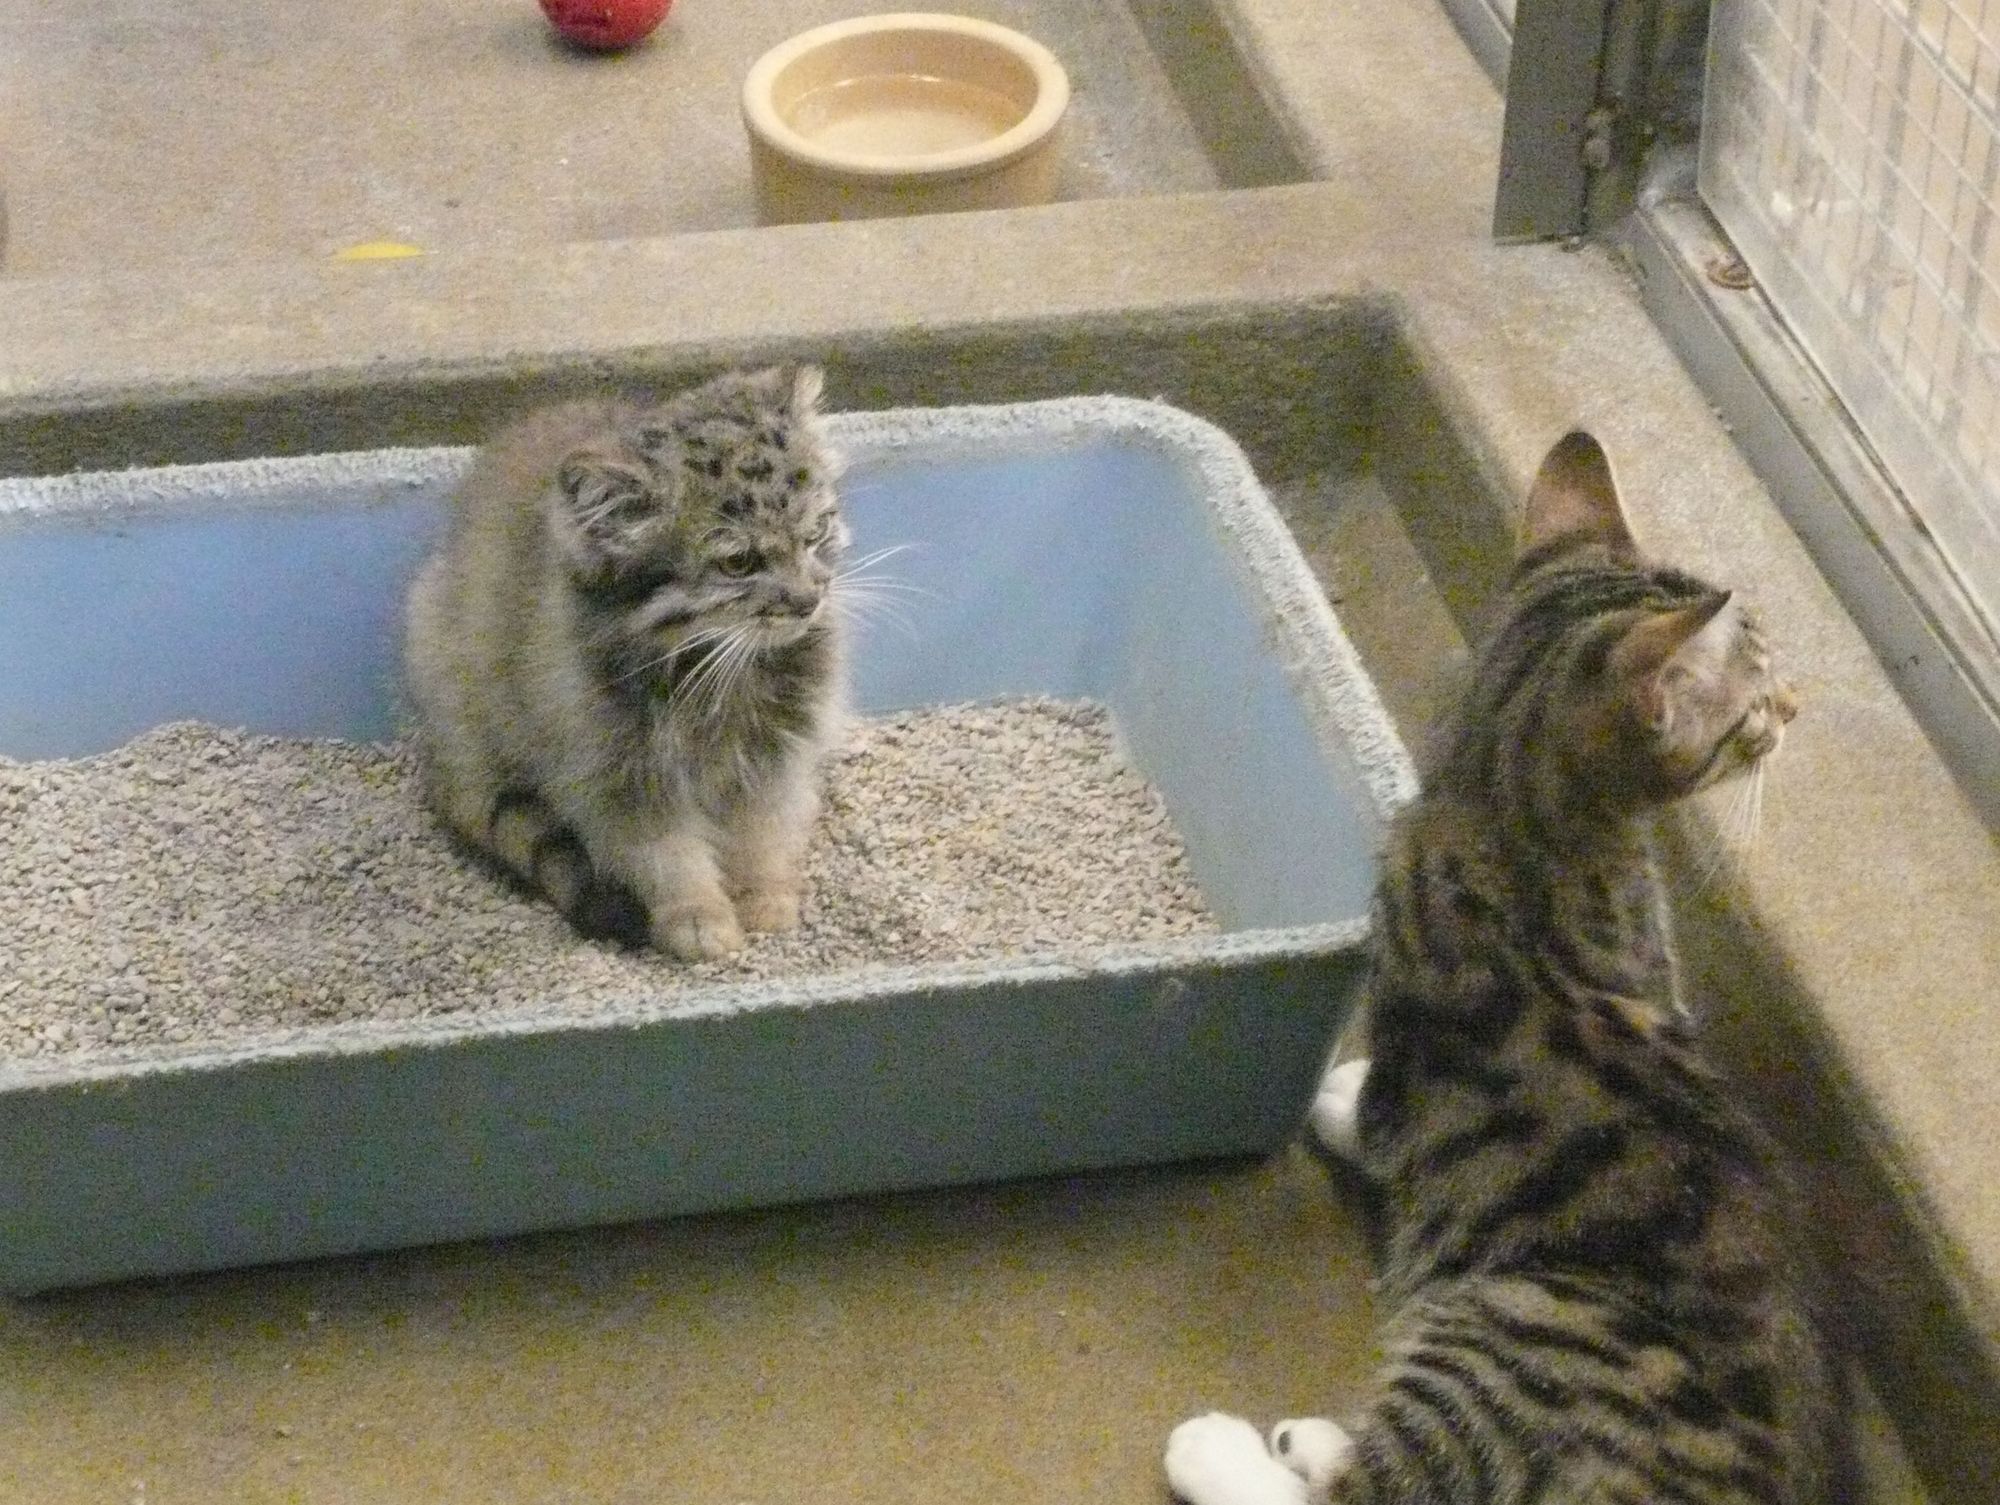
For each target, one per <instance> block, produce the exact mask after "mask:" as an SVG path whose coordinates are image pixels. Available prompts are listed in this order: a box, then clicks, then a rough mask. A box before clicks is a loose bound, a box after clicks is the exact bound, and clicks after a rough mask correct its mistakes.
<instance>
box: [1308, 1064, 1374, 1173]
mask: <svg viewBox="0 0 2000 1505" xmlns="http://www.w3.org/2000/svg"><path fill="white" fill-rule="evenodd" d="M1367 1075H1368V1063H1367V1061H1365V1060H1361V1061H1343V1062H1341V1063H1340V1065H1338V1066H1336V1067H1334V1068H1333V1070H1331V1071H1329V1072H1328V1073H1327V1074H1326V1078H1325V1080H1324V1081H1322V1082H1321V1083H1320V1084H1319V1096H1318V1097H1316V1098H1314V1099H1313V1105H1312V1112H1311V1114H1310V1115H1309V1116H1310V1118H1311V1121H1312V1130H1313V1134H1314V1135H1315V1137H1317V1138H1318V1140H1319V1142H1320V1143H1321V1144H1323V1145H1325V1146H1326V1147H1327V1148H1328V1149H1329V1150H1331V1151H1333V1153H1334V1154H1336V1155H1338V1156H1339V1157H1340V1158H1341V1159H1342V1160H1345V1161H1347V1162H1348V1163H1349V1164H1351V1165H1359V1164H1361V1083H1362V1081H1363V1080H1364V1079H1365V1078H1366V1077H1367Z"/></svg>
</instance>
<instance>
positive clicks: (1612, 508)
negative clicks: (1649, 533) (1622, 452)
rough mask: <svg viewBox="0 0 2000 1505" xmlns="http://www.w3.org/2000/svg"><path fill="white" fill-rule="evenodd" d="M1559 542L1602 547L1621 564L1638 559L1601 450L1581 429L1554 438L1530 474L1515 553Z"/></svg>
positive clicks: (1609, 470)
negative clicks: (1569, 539)
mask: <svg viewBox="0 0 2000 1505" xmlns="http://www.w3.org/2000/svg"><path fill="white" fill-rule="evenodd" d="M1563 537H1572V538H1574V539H1575V540H1576V542H1578V543H1596V544H1602V545H1603V546H1604V547H1606V548H1608V549H1610V550H1611V552H1612V553H1614V554H1617V555H1619V556H1621V557H1623V558H1626V559H1635V560H1636V559H1637V558H1638V557H1639V546H1638V545H1637V544H1636V543H1634V542H1633V541H1632V530H1631V528H1630V527H1629V526H1628V525H1627V524H1626V521H1625V509H1624V508H1623V507H1621V506H1619V504H1618V483H1617V482H1616V481H1615V480H1613V479H1612V476H1611V461H1610V460H1609V459H1608V458H1607V457H1606V456H1605V453H1604V446H1603V445H1601V444H1599V443H1598V442H1597V441H1596V440H1595V439H1593V438H1592V437H1591V436H1590V435H1589V434H1586V433H1585V432H1584V431H1583V430H1582V429H1575V430H1572V431H1571V432H1570V433H1567V434H1565V435H1563V437H1562V438H1560V439H1558V440H1557V441H1556V443H1555V447H1554V448H1553V449H1551V450H1550V451H1549V452H1548V455H1547V457H1546V458H1545V459H1544V460H1543V461H1542V468H1541V469H1540V470H1539V471H1537V472H1536V473H1535V484H1534V485H1533V486H1531V487H1530V488H1529V489H1528V505H1527V511H1526V513H1525V515H1524V516H1523V517H1522V520H1521V540H1520V553H1522V554H1526V553H1528V552H1529V551H1530V550H1533V549H1538V548H1540V547H1541V546H1542V545H1543V544H1546V543H1548V542H1550V541H1551V540H1553V539H1557V538H1563Z"/></svg>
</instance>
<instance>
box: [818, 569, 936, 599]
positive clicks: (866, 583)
mask: <svg viewBox="0 0 2000 1505" xmlns="http://www.w3.org/2000/svg"><path fill="white" fill-rule="evenodd" d="M833 583H834V584H835V585H836V586H838V587H839V588H840V589H841V590H875V591H900V592H902V594H904V595H906V596H928V597H929V598H930V599H931V600H933V601H940V600H943V599H944V598H943V597H942V596H940V595H939V594H938V593H937V592H936V591H934V590H931V589H929V588H928V587H927V586H922V585H911V584H910V583H909V582H908V581H907V580H897V579H894V578H893V577H891V576H888V575H836V576H835V577H834V582H833Z"/></svg>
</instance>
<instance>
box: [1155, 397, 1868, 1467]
mask: <svg viewBox="0 0 2000 1505" xmlns="http://www.w3.org/2000/svg"><path fill="white" fill-rule="evenodd" d="M1794 710H1795V702H1794V700H1793V697H1792V694H1791V692H1790V690H1789V689H1788V688H1787V687H1786V686H1785V685H1784V684H1783V683H1782V682H1781V681H1780V680H1779V679H1778V678H1776V677H1775V676H1774V674H1773V672H1772V668H1771V661H1770V656H1769V653H1768V652H1767V650H1766V647H1765V643H1764V639H1763V637H1762V635H1761V634H1760V632H1759V630H1758V627H1757V625H1756V622H1755V619H1754V618H1753V617H1751V616H1750V615H1749V614H1748V613H1746V612H1745V611H1744V610H1743V609H1742V608H1741V607H1740V606H1739V605H1738V604H1737V603H1736V601H1735V599H1734V597H1733V596H1732V595H1731V594H1730V593H1728V592H1726V591H1720V590H1716V589H1713V588H1712V587H1710V586H1708V585H1706V584H1704V583H1703V582H1701V581H1700V580H1697V579H1694V578H1692V577H1691V576H1689V575H1686V574H1683V573H1682V572H1680V571H1679V570H1675V569H1669V568H1664V567H1660V566H1656V565H1651V564H1648V563H1646V562H1645V561H1643V560H1642V559H1641V557H1640V555H1639V552H1638V550H1637V548H1636V547H1635V546H1634V544H1633V541H1632V536H1631V533H1630V531H1629V530H1628V528H1627V526H1626V523H1625V520H1624V517H1623V514H1622V512H1621V510H1620V507H1619V502H1618V498H1617V492H1616V489H1615V487H1614V484H1613V482H1612V478H1611V472H1610V467H1609V465H1608V463H1607V462H1606V459H1605V456H1604V453H1603V451H1602V450H1601V449H1600V448H1599V446H1598V444H1597V443H1596V441H1595V440H1593V439H1592V438H1591V437H1590V436H1589V435H1587V434H1582V433H1573V434H1571V435H1569V436H1568V437H1567V438H1565V439H1563V440H1562V441H1561V442H1560V443H1558V444H1557V445H1556V446H1555V448H1554V449H1553V450H1552V451H1551V452H1550V454H1549V456H1548V458H1547V459H1546V461H1545V462H1544V463H1543V465H1542V468H1541V470H1540V473H1539V475H1538V476H1537V478H1536V481H1535V484H1534V487H1533V490H1532V494H1531V496H1530V497H1529V500H1528V504H1527V517H1526V524H1525V529H1524V536H1523V543H1522V551H1521V553H1520V556H1519V559H1518V561H1517V563H1516V565H1515V568H1514V572H1513V576H1512V580H1511V583H1510V588H1509V592H1508V597H1507V600H1506V603H1505V607H1504V614H1503V619H1502V620H1501V621H1500V623H1499V625H1498V628H1497V630H1496V631H1495V632H1494V634H1493V635H1492V637H1491V639H1490V640H1489V642H1488V644H1487V646H1486V648H1485V650H1484V652H1483V655H1482V656H1481V657H1480V658H1479V660H1478V662H1477V665H1476V669H1475V672H1474V675H1473V678H1472V681H1471V684H1470V688H1469V690H1468V691H1467V693H1466V694H1465V696H1464V697H1463V700H1462V703H1461V704H1460V706H1459V708H1458V711H1457V713H1456V716H1455V717H1454V718H1452V719H1451V720H1449V721H1448V722H1447V723H1446V724H1445V725H1444V726H1442V727H1441V728H1440V734H1439V737H1438V740H1437V743H1436V746H1435V747H1434V748H1433V749H1432V756H1431V758H1430V759H1429V764H1430V766H1429V767H1428V769H1427V772H1426V777H1425V779H1424V783H1423V790H1422V793H1421V795H1420V796H1419V797H1418V799H1417V800H1416V801H1415V802H1414V803H1413V804H1412V805H1411V806H1410V808H1409V809H1408V810H1406V811H1405V812H1404V813H1403V814H1402V816H1401V817H1400V818H1399V819H1398V821H1397V822H1396V824H1395V826H1394V829H1393V832H1392V835H1391V837H1390V841H1389V845H1388V851H1387V853H1386V855H1385V858H1384V865H1383V873H1382V878H1381V882H1380V885H1379V888H1378V890H1377V896H1376V915H1377V924H1376V927H1375V938H1374V941H1373V946H1374V956H1373V963H1372V969H1371V973H1370V977H1369V982H1368V986H1367V992H1366V997H1365V1003H1364V1006H1363V1007H1364V1013H1363V1016H1362V1017H1363V1018H1364V1019H1365V1027H1366V1029H1367V1032H1368V1037H1369V1044H1370V1050H1371V1055H1370V1059H1368V1060H1362V1061H1353V1062H1349V1063H1347V1064H1345V1065H1343V1066H1341V1067H1339V1068H1337V1069H1336V1070H1335V1071H1334V1072H1333V1073H1332V1075H1331V1076H1330V1077H1329V1079H1328V1085H1327V1088H1326V1090H1325V1092H1324V1093H1323V1094H1322V1097H1321V1100H1320V1103H1319V1104H1318V1105H1317V1107H1316V1109H1315V1127H1316V1128H1317V1129H1318V1130H1319V1132H1320V1133H1321V1136H1322V1137H1323V1138H1325V1139H1327V1140H1328V1141H1329V1143H1331V1144H1332V1145H1333V1146H1334V1147H1335V1148H1336V1149H1338V1150H1342V1151H1344V1152H1345V1153H1346V1154H1348V1155H1349V1156H1351V1157H1352V1158H1353V1159H1354V1160H1355V1161H1357V1162H1358V1164H1359V1166H1360V1168H1361V1169H1362V1170H1363V1171H1364V1172H1365V1173H1366V1174H1367V1175H1368V1177H1369V1178H1370V1179H1371V1181H1372V1182H1373V1183H1374V1184H1375V1185H1376V1186H1377V1187H1378V1189H1379V1190H1380V1193H1381V1200H1382V1204H1383V1209H1384V1213H1385V1218H1386V1226H1385V1229H1384V1240H1385V1254H1384V1269H1383V1272H1382V1278H1381V1282H1380V1289H1381V1290H1382V1293H1383V1296H1384V1299H1385V1301H1386V1302H1388V1303H1389V1304H1390V1306H1391V1308H1392V1309H1393V1316H1392V1318H1391V1320H1390V1324H1389V1327H1388V1331H1387V1332H1386V1334H1385V1340H1384V1341H1385V1351H1386V1354H1387V1363H1386V1367H1385V1368H1384V1369H1383V1370H1382V1372H1381V1374H1380V1375H1379V1377H1378V1385H1377V1388H1376V1390H1375V1393H1374V1396H1373V1399H1372V1401H1371V1402H1370V1403H1369V1404H1368V1405H1367V1406H1366V1407H1365V1408H1364V1409H1363V1410H1362V1411H1361V1412H1360V1413H1359V1414H1358V1415H1357V1416H1355V1417H1354V1418H1352V1419H1351V1420H1350V1421H1349V1422H1348V1424H1347V1425H1346V1426H1345V1427H1342V1426H1337V1425H1335V1424H1334V1423H1332V1422H1329V1421H1324V1420H1319V1419H1309V1420H1304V1421H1292V1422H1283V1423H1280V1424H1279V1425H1278V1426H1277V1427H1276V1428H1275V1429H1274V1430H1273V1433H1272V1435H1271V1439H1270V1443H1269V1446H1268V1448H1267V1446H1266V1443H1265V1440H1264V1439H1263V1438H1262V1437H1261V1436H1259V1434H1258V1433H1257V1431H1256V1430H1255V1429H1254V1428H1253V1427H1251V1426H1250V1424H1249V1423H1247V1422H1244V1421H1241V1420H1238V1419H1236V1418H1234V1417H1230V1416H1223V1415H1219V1414H1215V1415H1209V1416H1203V1417H1199V1418H1196V1419H1194V1420H1192V1421H1189V1422H1186V1423H1184V1424H1183V1425H1182V1426H1181V1427H1179V1428H1178V1429H1176V1431H1175V1433H1174V1435H1173V1437H1172V1439H1171V1441H1170V1442H1169V1444H1168V1447H1167V1455H1166V1467H1167V1473H1168V1476H1169V1479H1170V1481H1171V1482H1172V1484H1173V1486H1174V1488H1175V1489H1176V1491H1178V1492H1179V1494H1180V1495H1181V1496H1182V1497H1183V1498H1185V1499H1187V1500H1188V1501H1191V1502H1193V1505H1281V1502H1282V1505H1297V1502H1301V1501H1306V1500H1319V1499H1326V1500H1332V1501H1340V1502H1364V1501H1365V1502H1392V1501H1393V1502H1399V1505H1415V1502H1432V1505H1447V1502H1450V1505H1527V1502H1532V1501H1547V1502H1563V1505H1583V1502H1589V1505H1641V1502H1646V1505H1818V1502H1823V1501H1828V1500H1830V1499H1833V1498H1836V1488H1837V1485H1836V1477H1837V1476H1838V1475H1839V1473H1840V1469H1839V1467H1838V1465H1837V1456H1838V1449H1837V1445H1836V1441H1835V1439H1836V1438H1837V1437H1838V1436H1839V1431H1838V1428H1839V1424H1840V1421H1841V1406H1840V1398H1839V1386H1838V1383H1837V1371H1836V1369H1835V1363H1834V1360H1833V1358H1832V1356H1831V1355H1830V1352H1829V1349H1828V1345H1827V1343H1826V1341H1825V1338H1824V1336H1823V1331H1822V1329H1821V1327H1820V1326H1819V1324H1818V1323H1817V1321H1816V1320H1815V1316H1814V1305H1815V1302H1814V1300H1813V1299H1812V1297H1810V1296H1809V1283H1808V1272H1807V1271H1806V1270H1805V1269H1804V1268H1803V1265H1802V1261H1801V1258H1800V1254H1799V1246H1800V1244H1801V1242H1802V1240H1801V1238H1800V1235H1799V1231H1798V1228H1797V1226H1795V1225H1794V1224H1793V1223H1792V1222H1791V1221H1790V1219H1791V1213H1790V1212H1789V1211H1788V1202H1787V1196H1786V1193H1785V1191H1784V1189H1783V1186H1782V1178H1781V1176H1780V1174H1779V1172H1778V1170H1777V1169H1776V1168H1775V1167H1774V1165H1773V1164H1772V1161H1771V1155H1770V1152H1769V1151H1768V1149H1767V1146H1766V1145H1765V1143H1764V1141H1763V1140H1762V1139H1761V1137H1760V1136H1759V1135H1758V1133H1757V1132H1756V1131H1755V1130H1753V1129H1752V1128H1751V1127H1750V1126H1749V1124H1748V1122H1747V1120H1746V1118H1745V1116H1744V1115H1743V1114H1742V1113H1741V1112H1740V1111H1739V1110H1738V1109H1737V1107H1736V1105H1735V1104H1734V1103H1733V1102H1732V1101H1731V1100H1730V1093H1729V1089H1728V1088H1727V1086H1726V1085H1725V1084H1724V1082H1723V1081H1722V1080H1721V1079H1720V1078H1719V1077H1718V1076H1717V1075H1716V1074H1715V1073H1714V1072H1712V1071H1711V1069H1710V1068H1709V1067H1708V1066H1707V1065H1705V1064H1704V1063H1703V1061H1702V1059H1701V1057H1700V1055H1699V1054H1698V1053H1697V1050H1696V1048H1695V1041H1694V1030H1693V1026H1692V1022H1691V1020H1690V1018H1689V1016H1688V1015H1687V1013H1686V1012H1685V1011H1684V1010H1683V1008H1682V1004H1681V1000H1680V998H1679V996H1678V984H1677V980H1676V976H1675V968H1674V961H1673V951H1672V946H1671V938H1670V935H1669V932H1668V922H1667V915H1666V906H1665V902H1664V897H1663V892H1662V886H1661V880H1660V877H1659V874H1658V872H1657V870H1656V863H1655V857H1654V854H1653V851H1652V849H1651V846H1650V836H1649V829H1650V821H1649V817H1652V816H1654V815H1655V814H1656V813H1657V811H1658V810H1659V809H1660V808H1661V807H1663V806H1666V805H1668V804H1670V803H1672V802H1674V801H1676V800H1679V799H1681V798H1683V797H1685V796H1687V795H1689V794H1692V793H1694V792H1695V791H1697V790H1700V789H1703V788H1706V787H1707V786H1709V785H1712V784H1714V783H1715V782H1717V781H1718V780H1721V779H1724V778H1727V777H1729V776H1731V775H1734V774H1738V773H1742V772H1744V771H1746V770H1753V769H1755V768H1756V766H1757V765H1758V763H1759V761H1760V760H1761V759H1764V758H1766V757H1768V756H1769V755H1770V754H1771V753H1772V751H1773V750H1774V749H1776V747H1777V746H1778V743H1779V739H1780V737H1781V736H1782V734H1783V728H1784V725H1785V723H1786V722H1788V721H1789V720H1790V719H1791V717H1792V715H1793V712H1794Z"/></svg>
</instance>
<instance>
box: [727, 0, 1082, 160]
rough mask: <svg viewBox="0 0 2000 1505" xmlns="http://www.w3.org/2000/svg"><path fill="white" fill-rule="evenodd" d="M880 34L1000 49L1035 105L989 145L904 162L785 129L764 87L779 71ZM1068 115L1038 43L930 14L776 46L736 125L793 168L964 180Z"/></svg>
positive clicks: (853, 23)
mask: <svg viewBox="0 0 2000 1505" xmlns="http://www.w3.org/2000/svg"><path fill="white" fill-rule="evenodd" d="M885 31H931V32H949V33H956V34H957V35H960V36H966V37H972V38H977V39H978V40H980V41H982V42H986V43H989V44H991V45H993V46H996V47H999V48H1001V49H1002V50H1004V51H1006V52H1009V53H1011V54H1013V56H1014V57H1015V58H1017V59H1019V60H1020V61H1021V62H1022V63H1023V64H1025V65H1026V66H1027V68H1028V69H1029V71H1030V72H1031V73H1033V75H1034V79H1035V101H1034V103H1033V104H1032V105H1030V106H1029V107H1028V113H1027V114H1026V115H1025V116H1023V117H1022V118H1021V120H1019V121H1018V122H1016V123H1015V124H1014V125H1011V126H1009V127H1008V128H1007V129H1006V130H1004V131H1002V132H1001V133H1000V134H999V135H997V136H995V137H994V138H993V139H992V140H990V141H982V142H980V143H979V144H977V145H976V146H965V147H959V148H958V149H957V150H955V151H948V152H927V153H924V154H923V155H921V156H910V157H896V156H887V155H884V154H882V153H879V152H847V151H835V150H829V149H828V148H826V147H824V146H821V145H820V144H819V143H818V142H815V141H812V140H809V139H808V138H807V137H805V136H802V135H800V134H799V133H798V132H797V131H795V130H793V129H792V128H791V126H789V125H787V124H786V123H785V121H784V119H783V118H782V117H781V116H780V115H779V114H778V111H777V107H776V106H775V105H774V104H773V103H772V100H771V86H772V84H773V83H774V82H775V81H776V79H777V77H778V75H779V74H780V73H781V72H783V71H784V69H785V68H786V67H788V66H789V65H790V64H792V63H793V62H795V61H797V60H798V59H799V58H801V57H804V56H805V55H806V54H807V53H809V52H813V51H816V50H818V49H819V48H822V47H826V46H828V45H830V44H832V43H835V42H840V41H844V40H845V39H847V38H848V37H852V36H861V35H867V34H870V33H875V32H885ZM1068 108H1069V75H1068V74H1067V73H1066V72H1065V71H1064V70H1063V66H1062V64H1061V63H1060V62H1058V61H1057V60H1056V55H1055V54H1054V53H1053V52H1051V51H1049V49H1048V48H1046V47H1044V46H1043V45H1042V44H1041V43H1040V42H1037V41H1036V40H1035V39H1034V38H1032V37H1026V36H1023V35H1022V34H1021V33H1020V32H1018V31H1012V30H1009V29H1008V28H1007V27H1005V26H996V25H995V24H994V23H993V22H991V21H980V20H975V19H974V18H973V17H971V16H954V15H947V14H944V13H942V12H937V11H893V12H887V13H884V14H880V15H872V16H856V17H854V18H852V19H851V20H846V21H835V22H832V23H830V24H829V25H826V26H815V27H813V28H812V29H811V30H810V31H802V32H800V33H799V34H798V35H797V36H794V37H791V38H788V39H787V40H785V41H783V42H780V43H779V44H778V45H777V46H775V47H773V48H772V49H771V50H770V51H769V52H767V53H765V54H764V55H763V56H762V57H760V58H758V59H757V61H756V62H755V63H753V64H751V66H750V72H749V74H748V75H747V76H746V77H745V78H744V80H743V121H744V124H745V125H746V126H747V127H748V128H749V130H750V132H751V134H752V135H754V136H755V137H756V138H757V139H758V140H760V141H762V142H763V143H764V144H765V145H766V146H768V147H770V148H771V149H772V150H773V151H775V152H777V153H779V154H780V155H781V156H784V157H787V158H789V159H790V160H792V161H793V162H796V163H798V164H799V165H800V166H803V167H808V168H813V169H816V170H818V171H820V172H823V173H827V174H830V175H837V176H841V177H850V178H897V179H913V178H914V179H936V178H947V177H966V176H969V175H971V174H973V173H978V172H985V171H988V170H990V169H992V168H996V167H1002V166H1005V165H1006V164H1007V163H1008V162H1010V161H1012V160H1014V159H1015V158H1017V157H1021V156H1025V155H1026V154H1027V153H1028V152H1030V151H1032V150H1034V148H1035V147H1037V146H1039V145H1040V144H1041V143H1042V141H1043V140H1044V139H1045V138H1046V137H1047V136H1048V134H1049V132H1051V131H1052V130H1054V129H1055V127H1056V124H1057V122H1058V121H1060V120H1061V119H1062V117H1063V112H1064V111H1065V110H1067V109H1068Z"/></svg>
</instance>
